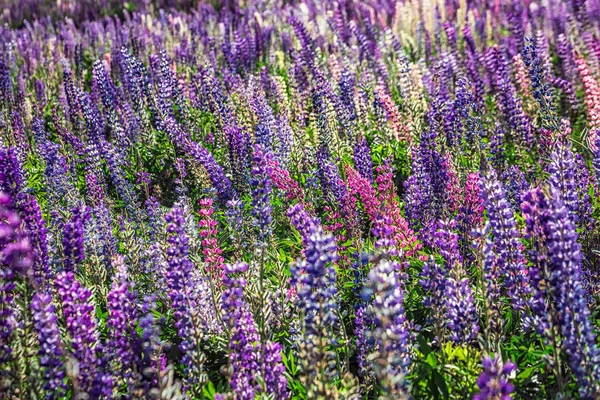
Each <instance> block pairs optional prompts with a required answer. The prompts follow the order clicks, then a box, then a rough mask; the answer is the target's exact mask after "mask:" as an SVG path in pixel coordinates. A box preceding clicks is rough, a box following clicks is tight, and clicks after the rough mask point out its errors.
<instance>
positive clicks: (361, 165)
mask: <svg viewBox="0 0 600 400" xmlns="http://www.w3.org/2000/svg"><path fill="white" fill-rule="evenodd" d="M354 166H355V168H356V170H357V171H358V173H359V174H360V176H362V177H363V178H365V179H367V180H368V181H369V182H371V183H373V160H372V159H371V149H370V148H369V145H368V144H367V141H366V140H365V139H362V140H358V141H357V142H356V145H355V146H354Z"/></svg>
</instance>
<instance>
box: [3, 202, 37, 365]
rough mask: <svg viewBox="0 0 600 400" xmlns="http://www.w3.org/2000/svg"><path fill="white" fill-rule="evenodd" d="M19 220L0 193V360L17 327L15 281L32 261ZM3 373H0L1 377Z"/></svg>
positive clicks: (7, 352)
mask: <svg viewBox="0 0 600 400" xmlns="http://www.w3.org/2000/svg"><path fill="white" fill-rule="evenodd" d="M20 225H21V219H20V218H19V215H18V214H17V213H16V212H15V209H14V205H13V203H12V199H11V197H10V196H9V195H8V194H7V193H4V192H2V191H0V265H1V266H2V268H0V278H2V279H1V281H0V300H1V302H0V322H1V324H0V361H1V362H2V363H7V362H8V361H9V360H10V358H11V353H12V349H11V346H10V339H11V336H12V334H13V331H14V329H15V328H16V327H17V321H16V320H15V317H16V315H14V310H13V307H12V305H13V300H14V293H13V291H14V289H15V282H14V280H15V278H16V277H17V276H19V275H21V274H22V275H25V276H27V273H28V271H29V270H30V268H31V265H32V262H33V260H32V259H31V248H30V244H29V241H28V239H27V238H26V237H23V235H22V232H21V230H20ZM4 374H5V371H4V370H0V376H4Z"/></svg>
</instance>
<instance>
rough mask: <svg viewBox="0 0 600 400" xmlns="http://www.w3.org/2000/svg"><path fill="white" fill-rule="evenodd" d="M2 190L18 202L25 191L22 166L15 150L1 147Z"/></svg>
mask: <svg viewBox="0 0 600 400" xmlns="http://www.w3.org/2000/svg"><path fill="white" fill-rule="evenodd" d="M0 190H1V191H3V192H4V193H6V194H7V195H8V196H10V198H11V199H12V201H16V199H17V198H18V197H19V193H20V192H21V191H22V190H23V176H22V170H21V164H20V162H19V159H18V157H17V153H16V151H15V149H14V148H12V147H9V148H6V147H3V146H1V145H0Z"/></svg>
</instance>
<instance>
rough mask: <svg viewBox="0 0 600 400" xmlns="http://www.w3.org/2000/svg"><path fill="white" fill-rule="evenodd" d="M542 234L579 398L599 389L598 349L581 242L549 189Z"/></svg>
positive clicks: (558, 196)
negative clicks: (550, 195)
mask: <svg viewBox="0 0 600 400" xmlns="http://www.w3.org/2000/svg"><path fill="white" fill-rule="evenodd" d="M544 234H545V236H546V240H547V246H548V256H549V264H548V269H549V277H548V280H549V284H550V291H551V296H552V301H553V302H554V304H555V307H556V310H557V313H558V317H559V318H558V323H559V325H560V330H561V333H562V335H563V343H562V346H563V347H564V351H565V353H566V354H567V358H568V360H569V365H570V366H571V370H572V371H573V374H574V375H575V378H576V380H577V383H578V385H579V393H580V395H581V397H582V398H589V399H592V398H595V397H596V396H597V395H598V393H600V386H599V383H600V367H599V366H600V364H599V362H598V361H599V360H600V350H599V349H598V347H597V345H596V335H595V333H594V329H593V324H592V321H591V319H590V311H589V309H588V305H587V301H586V293H585V288H584V286H583V271H582V267H581V259H582V255H581V245H580V244H579V243H578V242H577V238H578V235H577V232H576V230H575V225H574V224H573V223H572V222H571V219H570V213H569V209H568V207H567V206H566V205H565V203H564V202H563V200H562V195H561V193H559V192H558V191H557V190H553V192H552V199H551V201H550V207H549V209H548V212H547V213H546V215H545V222H544Z"/></svg>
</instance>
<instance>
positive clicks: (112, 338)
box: [106, 261, 142, 391]
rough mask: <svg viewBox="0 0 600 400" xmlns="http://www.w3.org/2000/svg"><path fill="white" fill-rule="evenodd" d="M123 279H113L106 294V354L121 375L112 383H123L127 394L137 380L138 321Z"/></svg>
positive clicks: (134, 301)
mask: <svg viewBox="0 0 600 400" xmlns="http://www.w3.org/2000/svg"><path fill="white" fill-rule="evenodd" d="M121 262H122V261H121ZM126 279H127V276H126V275H123V274H121V276H119V277H117V281H115V282H114V283H113V285H112V289H111V291H110V292H109V293H108V318H107V322H106V325H107V327H108V329H109V334H108V340H109V344H108V346H107V350H109V351H110V353H111V357H112V359H113V361H115V362H117V363H118V364H120V372H121V375H118V376H115V377H114V378H113V379H114V380H115V382H119V380H121V379H123V380H124V381H125V383H126V384H127V385H128V390H130V391H131V390H132V388H133V382H134V381H136V380H139V379H140V378H139V376H136V375H137V374H138V371H137V368H138V366H139V365H140V363H141V360H140V358H139V357H140V353H141V350H142V344H141V341H140V339H139V338H138V334H137V331H136V323H137V322H138V319H139V317H138V307H137V296H136V293H135V292H134V291H133V290H132V288H131V285H130V284H129V283H128V282H127V280H126Z"/></svg>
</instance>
